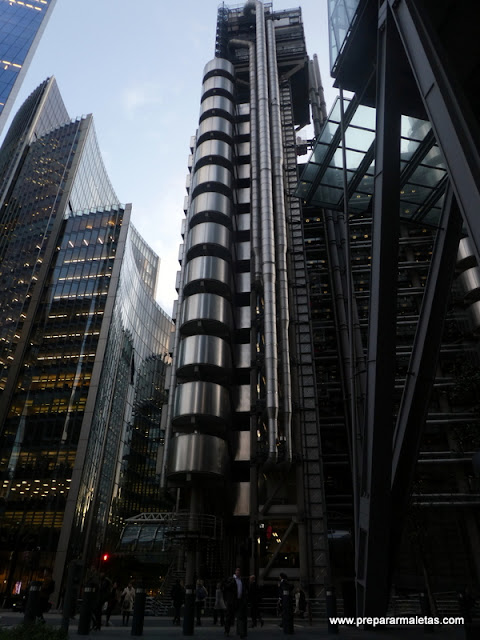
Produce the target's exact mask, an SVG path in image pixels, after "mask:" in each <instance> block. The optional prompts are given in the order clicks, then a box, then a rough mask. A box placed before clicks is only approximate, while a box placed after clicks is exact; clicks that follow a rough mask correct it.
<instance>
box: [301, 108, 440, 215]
mask: <svg viewBox="0 0 480 640" xmlns="http://www.w3.org/2000/svg"><path fill="white" fill-rule="evenodd" d="M340 107H341V104H340V98H337V100H336V101H335V104H334V106H333V109H332V111H331V113H330V116H329V117H328V120H327V121H326V122H325V124H324V126H323V129H322V132H321V134H320V136H319V138H318V140H317V142H316V144H315V147H314V149H313V152H312V155H311V157H310V159H309V161H308V163H307V165H306V166H305V168H304V171H303V173H302V177H301V180H300V182H299V184H298V186H297V189H296V192H295V195H296V196H298V197H300V198H302V199H303V200H306V201H307V202H308V203H309V204H312V205H317V206H320V207H325V208H328V209H343V200H344V188H343V184H344V182H343V162H342V155H343V154H342V135H341V127H340V115H341V108H340ZM375 115H376V112H375V109H373V108H371V107H366V106H364V105H361V104H358V102H357V101H356V99H355V98H353V99H347V98H344V121H345V123H344V127H345V155H346V175H347V198H348V208H349V211H351V213H357V212H358V213H364V212H367V211H369V210H370V209H371V200H372V196H373V178H374V166H375V162H374V146H375ZM400 165H401V167H400V171H401V174H400V185H401V188H400V216H401V217H402V218H404V219H407V220H409V221H412V222H422V223H423V224H430V225H436V224H437V223H438V220H439V217H440V213H441V208H442V202H443V195H444V192H445V187H446V182H447V172H446V169H445V163H444V160H443V157H442V154H441V152H440V149H439V147H438V146H437V144H436V142H435V138H434V136H433V132H432V129H431V126H430V123H429V122H426V121H424V120H418V119H416V118H411V117H407V116H402V128H401V141H400Z"/></svg>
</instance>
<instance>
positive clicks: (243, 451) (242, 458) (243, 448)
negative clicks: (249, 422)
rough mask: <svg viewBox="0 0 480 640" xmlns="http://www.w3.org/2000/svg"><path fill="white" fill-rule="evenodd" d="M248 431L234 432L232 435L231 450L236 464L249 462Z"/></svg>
mask: <svg viewBox="0 0 480 640" xmlns="http://www.w3.org/2000/svg"><path fill="white" fill-rule="evenodd" d="M250 438H251V435H250V431H234V432H233V433H232V450H233V452H234V459H235V461H236V462H248V461H249V460H250Z"/></svg>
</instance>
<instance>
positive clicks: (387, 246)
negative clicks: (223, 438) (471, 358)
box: [356, 3, 401, 616]
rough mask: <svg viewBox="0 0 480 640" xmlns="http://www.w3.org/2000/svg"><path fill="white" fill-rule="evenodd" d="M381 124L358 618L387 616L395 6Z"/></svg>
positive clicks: (396, 129) (381, 68) (384, 26)
mask: <svg viewBox="0 0 480 640" xmlns="http://www.w3.org/2000/svg"><path fill="white" fill-rule="evenodd" d="M378 27H379V28H378V67H377V123H376V130H377V136H376V143H375V177H374V202H373V222H372V277H371V287H370V312H369V332H368V362H367V398H366V417H365V425H364V430H363V432H364V443H363V465H362V474H361V487H360V489H361V490H360V501H359V516H358V523H357V527H358V528H357V536H356V539H357V540H358V545H357V549H356V564H357V567H356V568H357V577H356V587H357V615H360V616H377V615H383V614H385V611H386V608H387V604H388V593H389V589H388V580H389V572H388V559H389V537H390V507H391V502H390V485H391V469H392V467H391V465H392V458H391V456H392V438H393V412H394V387H395V337H396V311H397V292H396V289H397V287H396V284H397V278H398V243H399V240H398V239H399V226H400V222H399V206H400V188H399V184H400V131H401V127H400V123H401V114H400V112H399V109H398V104H399V100H398V95H397V89H398V82H397V62H398V60H399V51H400V43H399V41H398V34H397V32H396V28H395V24H394V22H393V18H392V16H391V12H390V9H389V7H388V6H387V5H386V4H385V3H384V5H383V6H382V7H381V8H380V12H379V25H378Z"/></svg>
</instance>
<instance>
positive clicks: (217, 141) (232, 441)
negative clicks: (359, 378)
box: [159, 2, 328, 590]
mask: <svg viewBox="0 0 480 640" xmlns="http://www.w3.org/2000/svg"><path fill="white" fill-rule="evenodd" d="M309 94H310V95H309ZM309 100H312V106H313V110H314V117H315V118H316V119H317V120H319V119H320V118H322V114H323V104H322V99H321V83H320V74H319V71H318V64H316V63H315V62H313V61H310V60H309V59H308V57H307V53H306V48H305V40H304V31H303V24H302V16H301V10H300V9H292V10H286V11H274V10H273V9H272V5H271V4H268V3H267V4H263V3H262V2H248V3H247V4H246V5H245V6H242V7H241V8H228V7H226V6H222V7H221V8H220V9H219V11H218V21H217V32H216V50H215V57H214V58H213V60H211V61H210V62H209V63H208V64H207V65H206V66H205V69H204V76H203V85H202V94H201V107H200V122H199V127H198V129H197V132H196V136H195V138H193V139H192V143H191V149H192V155H191V157H190V175H189V177H188V179H187V181H188V184H187V191H188V197H187V199H186V205H185V207H186V219H185V221H184V226H183V230H182V235H183V239H184V242H183V245H182V246H181V249H180V262H181V271H180V272H179V273H178V280H177V285H176V286H177V290H178V301H177V303H176V306H175V308H174V317H175V321H176V331H175V334H174V341H173V344H172V345H171V346H172V353H173V367H172V376H171V380H170V390H169V404H168V410H167V411H164V412H163V420H164V422H163V425H164V428H165V447H164V449H163V450H162V451H161V456H160V458H159V469H160V471H161V482H162V485H163V486H167V487H169V488H173V489H176V490H177V506H178V510H177V518H176V525H175V531H174V532H170V535H172V536H173V537H174V538H176V540H177V541H178V543H179V548H180V550H181V551H180V556H181V557H180V559H179V568H184V569H185V571H186V574H185V577H186V582H187V583H190V582H191V581H192V580H193V579H194V577H204V578H205V577H208V576H211V577H212V578H213V577H214V576H219V577H220V576H222V575H228V573H230V572H231V571H233V569H234V568H235V567H236V566H240V567H241V568H242V571H243V573H244V574H247V572H248V571H249V572H253V571H255V572H256V573H257V575H258V576H259V578H260V580H261V581H262V582H264V583H269V582H271V584H272V585H274V584H276V580H277V578H278V575H279V572H280V571H285V572H286V573H287V574H288V575H289V577H290V578H291V579H292V580H296V581H301V582H302V583H303V584H305V585H309V586H310V587H311V588H313V589H314V590H317V589H318V590H321V589H322V588H323V586H324V585H325V584H326V582H327V571H328V559H327V555H328V549H327V529H326V520H325V517H324V497H323V483H322V469H321V447H320V438H319V430H318V416H317V408H316V399H315V382H314V362H313V348H312V337H311V331H310V316H309V304H308V297H307V281H306V265H305V256H304V248H303V233H302V220H301V209H300V201H299V199H298V198H296V197H291V196H290V194H292V193H293V191H294V189H295V186H296V184H297V182H298V174H297V149H296V130H297V129H301V128H303V127H304V126H305V125H307V124H308V123H309V122H310V106H309ZM317 124H318V123H317Z"/></svg>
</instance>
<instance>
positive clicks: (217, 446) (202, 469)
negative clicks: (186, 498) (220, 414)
mask: <svg viewBox="0 0 480 640" xmlns="http://www.w3.org/2000/svg"><path fill="white" fill-rule="evenodd" d="M227 464H228V451H227V443H226V442H225V440H222V439H221V438H218V437H216V436H213V435H209V434H205V433H183V434H178V435H176V436H175V437H174V438H173V439H172V443H171V448H170V457H169V460H168V471H167V474H168V475H169V476H181V475H186V474H193V475H202V476H213V477H217V478H218V480H220V481H223V480H224V475H225V473H226V470H227ZM178 479H179V478H176V480H178Z"/></svg>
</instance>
